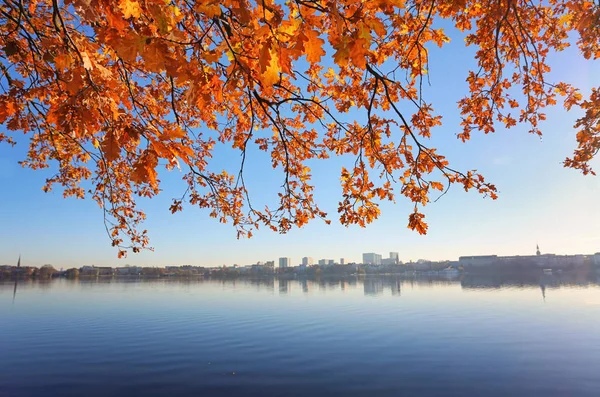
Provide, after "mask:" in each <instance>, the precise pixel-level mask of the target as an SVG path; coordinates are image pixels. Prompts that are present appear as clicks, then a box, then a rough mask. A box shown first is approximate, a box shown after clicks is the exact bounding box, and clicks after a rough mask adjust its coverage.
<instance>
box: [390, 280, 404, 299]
mask: <svg viewBox="0 0 600 397" xmlns="http://www.w3.org/2000/svg"><path fill="white" fill-rule="evenodd" d="M401 287H402V283H401V282H400V280H398V279H395V280H392V281H391V288H392V295H393V296H400V295H402V291H401Z"/></svg>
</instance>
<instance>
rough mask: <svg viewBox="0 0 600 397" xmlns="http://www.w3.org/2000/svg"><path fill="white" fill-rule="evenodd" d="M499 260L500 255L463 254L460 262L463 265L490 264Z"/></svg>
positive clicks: (459, 259)
mask: <svg viewBox="0 0 600 397" xmlns="http://www.w3.org/2000/svg"><path fill="white" fill-rule="evenodd" d="M497 261H498V255H475V256H461V257H459V258H458V263H459V264H460V265H461V266H490V265H493V264H494V263H496V262H497Z"/></svg>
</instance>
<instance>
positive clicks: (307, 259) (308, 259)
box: [302, 256, 314, 266]
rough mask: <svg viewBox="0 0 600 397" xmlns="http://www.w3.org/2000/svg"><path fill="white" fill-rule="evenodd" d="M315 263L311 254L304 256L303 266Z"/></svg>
mask: <svg viewBox="0 0 600 397" xmlns="http://www.w3.org/2000/svg"><path fill="white" fill-rule="evenodd" d="M313 264H314V261H313V258H312V257H310V256H305V257H304V258H302V265H303V266H312V265H313Z"/></svg>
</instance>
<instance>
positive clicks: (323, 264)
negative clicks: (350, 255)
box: [319, 259, 327, 266]
mask: <svg viewBox="0 0 600 397" xmlns="http://www.w3.org/2000/svg"><path fill="white" fill-rule="evenodd" d="M325 265H327V259H319V266H325Z"/></svg>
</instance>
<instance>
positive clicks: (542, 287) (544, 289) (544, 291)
mask: <svg viewBox="0 0 600 397" xmlns="http://www.w3.org/2000/svg"><path fill="white" fill-rule="evenodd" d="M540 289H541V290H542V299H543V300H544V302H546V286H545V285H544V284H540Z"/></svg>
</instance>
